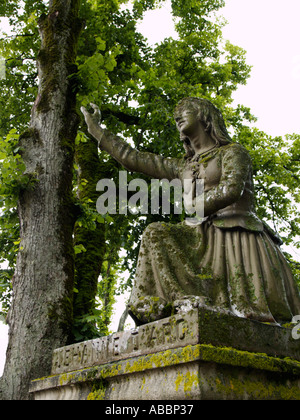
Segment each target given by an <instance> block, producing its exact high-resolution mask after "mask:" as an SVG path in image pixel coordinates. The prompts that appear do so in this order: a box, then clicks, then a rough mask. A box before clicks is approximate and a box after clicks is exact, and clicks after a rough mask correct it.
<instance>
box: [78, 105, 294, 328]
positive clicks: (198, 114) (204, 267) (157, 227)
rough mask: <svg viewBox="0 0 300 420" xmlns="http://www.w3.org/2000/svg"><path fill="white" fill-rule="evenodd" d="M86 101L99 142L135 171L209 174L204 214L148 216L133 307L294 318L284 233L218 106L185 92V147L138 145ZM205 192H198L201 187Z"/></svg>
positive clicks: (160, 312)
mask: <svg viewBox="0 0 300 420" xmlns="http://www.w3.org/2000/svg"><path fill="white" fill-rule="evenodd" d="M92 106H93V108H94V111H95V112H94V113H93V114H90V113H88V112H87V111H86V109H85V108H82V112H83V114H84V116H85V120H86V123H87V125H88V130H89V132H90V134H92V135H93V136H94V137H95V138H96V139H97V140H98V142H99V147H100V148H101V149H103V150H105V151H106V152H108V153H110V154H111V155H112V156H113V157H114V158H115V159H116V160H117V161H118V162H120V163H121V164H122V165H123V166H124V167H125V168H127V169H128V170H130V171H136V172H141V173H144V174H145V175H148V176H151V177H153V178H159V179H168V180H172V179H176V178H178V179H180V180H181V181H182V182H183V181H184V180H185V179H191V180H193V181H196V180H197V179H204V216H205V217H204V219H203V222H202V223H201V224H195V225H190V224H187V223H185V222H183V223H180V224H178V225H172V224H165V223H153V224H150V225H149V226H148V227H147V228H146V230H145V232H144V234H143V238H142V243H141V248H140V253H139V259H138V265H137V270H136V278H135V284H134V287H133V290H132V294H131V298H130V302H129V309H130V313H131V316H132V317H133V318H134V319H135V321H136V322H137V324H143V323H147V322H150V321H154V320H157V319H160V318H163V317H165V316H168V315H170V314H171V312H172V311H173V313H174V311H175V312H176V311H179V310H183V309H184V308H189V307H193V306H197V305H205V306H207V307H213V308H216V309H218V310H227V311H229V312H231V313H234V314H237V315H239V316H243V317H246V318H251V319H254V320H257V321H261V322H278V323H282V322H289V321H291V319H292V317H293V315H296V314H300V297H299V291H298V288H297V285H296V283H295V280H294V278H293V276H292V273H291V271H290V269H289V266H288V264H287V262H286V261H285V258H284V256H283V254H282V252H281V250H280V248H279V245H280V240H279V239H278V238H277V237H276V236H275V235H274V234H273V232H272V231H271V229H270V228H269V227H268V226H267V225H266V224H264V223H263V222H262V221H261V220H259V218H258V217H257V216H256V214H255V207H254V192H253V182H252V165H251V160H250V157H249V154H248V152H247V151H246V150H245V149H244V147H242V146H241V145H239V144H238V143H233V142H232V141H231V138H230V136H229V134H228V132H227V130H226V127H225V124H224V120H223V117H222V114H221V113H220V111H219V110H218V109H217V108H216V107H215V106H214V105H213V104H212V103H211V102H209V101H207V100H205V99H199V98H185V99H183V100H182V101H181V102H180V103H179V104H178V106H177V107H176V109H175V115H174V116H175V121H176V125H177V128H178V130H179V132H180V138H181V140H182V141H183V144H184V148H185V150H186V155H185V156H184V157H183V158H181V159H172V158H164V157H162V156H159V155H155V154H152V153H145V152H139V151H138V150H136V149H134V148H132V147H131V146H129V145H128V144H127V143H126V142H124V141H123V140H122V139H120V138H119V137H117V136H115V135H113V134H112V133H111V132H109V131H108V130H106V129H102V128H101V127H100V111H99V109H98V108H97V107H96V106H95V105H92ZM194 198H195V200H196V201H197V197H194Z"/></svg>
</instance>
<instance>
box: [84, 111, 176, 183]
mask: <svg viewBox="0 0 300 420" xmlns="http://www.w3.org/2000/svg"><path fill="white" fill-rule="evenodd" d="M91 107H92V108H93V110H94V113H93V114H91V113H89V112H88V111H87V110H86V109H85V108H84V107H81V112H82V113H83V115H84V118H85V121H86V124H87V126H88V131H89V133H90V134H91V135H92V136H93V137H95V139H96V140H97V141H98V144H99V147H100V148H101V149H102V150H105V151H106V152H107V153H109V154H110V155H111V156H112V157H113V158H115V159H116V160H117V161H118V162H120V163H121V164H122V165H123V166H124V167H125V168H126V169H128V170H129V171H132V172H139V173H143V174H145V175H148V176H150V177H152V178H158V179H168V180H172V179H174V178H177V177H178V164H177V162H178V159H168V158H164V157H162V156H160V155H156V154H154V153H149V152H140V151H138V150H137V149H134V148H133V147H131V146H130V145H129V144H128V143H126V142H125V141H124V140H122V139H121V138H120V137H119V136H116V135H114V134H113V133H111V132H110V131H109V130H107V129H103V128H102V127H101V125H100V124H101V112H100V110H99V108H98V106H97V105H94V104H91Z"/></svg>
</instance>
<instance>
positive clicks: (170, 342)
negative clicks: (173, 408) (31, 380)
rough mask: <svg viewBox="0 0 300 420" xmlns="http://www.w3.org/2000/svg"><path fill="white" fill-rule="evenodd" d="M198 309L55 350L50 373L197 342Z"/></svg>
mask: <svg viewBox="0 0 300 420" xmlns="http://www.w3.org/2000/svg"><path fill="white" fill-rule="evenodd" d="M198 336H199V333H198V311H197V310H195V311H191V312H189V313H187V314H184V315H175V316H173V317H170V318H166V319H162V320H159V321H156V322H152V323H150V324H145V325H142V326H140V327H139V328H137V329H135V330H130V331H125V332H120V333H115V334H112V335H109V336H107V337H101V338H97V339H95V340H90V341H85V342H82V343H78V344H73V345H71V346H67V347H62V348H60V349H56V350H54V353H53V360H52V375H55V374H59V373H63V372H71V371H74V370H78V369H83V368H86V367H90V366H96V365H101V364H105V363H109V362H112V361H116V360H121V359H126V358H129V357H135V356H140V355H143V354H147V353H155V352H159V351H164V350H167V349H172V348H177V347H184V346H187V345H193V344H197V343H198Z"/></svg>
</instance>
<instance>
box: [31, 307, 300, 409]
mask: <svg viewBox="0 0 300 420" xmlns="http://www.w3.org/2000/svg"><path fill="white" fill-rule="evenodd" d="M31 392H33V393H34V395H35V399H68V400H70V399H71V400H85V399H104V400H106V401H110V400H175V399H177V400H179V399H186V400H189V399H191V400H201V399H283V400H284V399H296V400H297V399H299V400H300V340H294V339H293V338H292V335H291V329H289V328H282V327H280V326H277V325H267V324H263V323H259V322H256V321H251V320H247V319H243V318H239V317H235V316H232V315H230V314H227V313H217V312H214V311H212V310H207V309H204V308H201V309H199V310H193V311H191V312H189V313H186V314H178V315H176V316H173V317H170V318H166V319H164V320H160V321H156V322H153V323H151V324H147V325H144V326H141V327H139V328H138V329H136V330H131V331H126V332H123V333H115V334H112V335H111V336H108V337H102V338H99V339H97V340H91V341H87V342H84V343H79V344H76V345H72V346H68V347H64V348H61V349H57V350H55V351H54V355H53V368H52V375H51V376H50V377H47V378H42V379H38V380H35V381H33V382H32V385H31Z"/></svg>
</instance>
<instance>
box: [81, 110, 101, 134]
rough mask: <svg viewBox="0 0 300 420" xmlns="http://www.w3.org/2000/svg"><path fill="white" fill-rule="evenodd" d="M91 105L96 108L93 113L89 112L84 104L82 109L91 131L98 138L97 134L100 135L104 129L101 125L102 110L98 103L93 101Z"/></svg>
mask: <svg viewBox="0 0 300 420" xmlns="http://www.w3.org/2000/svg"><path fill="white" fill-rule="evenodd" d="M90 105H91V107H92V108H93V110H94V112H93V114H91V113H89V112H88V111H87V110H86V108H85V107H84V106H82V107H81V108H80V110H81V112H82V113H83V115H84V119H85V122H86V124H87V126H88V130H89V133H90V134H92V135H93V136H94V137H96V138H97V134H98V135H99V134H101V133H102V129H101V127H100V123H101V111H100V109H99V107H98V106H97V105H95V104H92V103H91V104H90Z"/></svg>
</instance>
